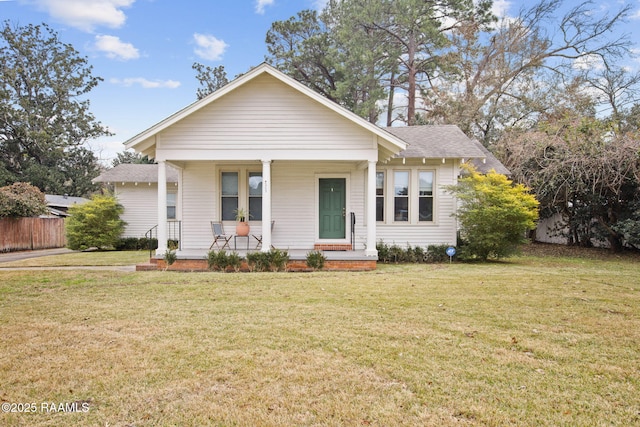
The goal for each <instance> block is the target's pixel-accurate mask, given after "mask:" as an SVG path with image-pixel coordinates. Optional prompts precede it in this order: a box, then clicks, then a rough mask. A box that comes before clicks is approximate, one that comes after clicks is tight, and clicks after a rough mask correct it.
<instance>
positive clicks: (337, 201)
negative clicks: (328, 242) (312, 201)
mask: <svg viewBox="0 0 640 427" xmlns="http://www.w3.org/2000/svg"><path fill="white" fill-rule="evenodd" d="M319 186H320V191H319V193H320V203H319V205H320V212H319V214H320V215H319V216H320V236H319V237H320V238H321V239H344V238H345V218H346V212H345V208H346V180H345V179H344V178H321V179H320V184H319Z"/></svg>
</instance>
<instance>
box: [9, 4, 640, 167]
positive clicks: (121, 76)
mask: <svg viewBox="0 0 640 427" xmlns="http://www.w3.org/2000/svg"><path fill="white" fill-rule="evenodd" d="M526 1H527V0H513V1H506V0H496V1H495V2H494V3H495V4H494V9H495V12H496V13H497V14H499V15H502V16H504V15H512V14H515V13H516V11H517V10H518V9H519V8H520V6H521V5H522V4H526ZM627 1H628V2H632V4H633V5H634V6H635V7H636V9H637V11H636V12H635V17H634V19H632V20H631V22H630V26H629V27H628V28H629V31H630V32H631V29H632V27H631V25H637V24H639V23H640V0H627ZM324 3H326V0H200V1H191V0H182V1H178V0H0V18H1V20H2V21H4V20H7V19H8V20H9V21H11V22H12V23H13V24H18V25H27V24H40V23H42V22H46V23H47V24H49V25H50V26H51V27H52V28H53V29H54V30H55V31H57V32H58V33H59V36H60V38H61V39H62V41H63V42H65V43H71V44H72V45H73V46H74V47H75V49H76V50H78V51H79V52H80V54H81V55H82V56H86V57H87V58H88V60H89V63H90V65H92V66H93V74H94V76H99V77H102V78H103V79H104V81H103V82H102V83H101V84H100V85H99V86H98V87H97V88H96V89H94V90H93V91H91V92H90V94H89V98H90V101H91V111H92V112H93V114H94V115H95V116H96V118H97V119H98V120H99V121H100V122H102V123H103V125H106V126H107V127H108V128H109V129H110V130H111V131H112V132H113V133H115V136H113V137H109V138H102V139H100V140H97V141H90V142H89V145H90V147H91V149H93V150H94V151H95V152H96V154H97V155H98V156H99V157H100V158H101V159H103V160H105V161H110V159H112V158H113V157H115V153H117V152H121V151H122V150H123V146H122V143H123V142H124V141H126V140H127V139H129V138H131V137H132V136H134V135H136V134H137V133H139V132H141V131H143V130H145V129H146V128H148V127H150V126H151V125H153V124H155V123H157V122H158V121H160V120H162V119H164V118H165V117H167V116H169V115H170V114H173V113H174V112H176V111H178V110H180V109H182V108H183V107H185V106H187V105H189V104H190V103H192V102H193V101H195V99H196V90H197V88H198V83H197V81H196V79H195V72H194V71H193V70H192V69H191V65H192V64H193V63H194V62H200V63H202V64H205V65H209V66H212V67H216V66H218V65H224V66H225V69H226V71H227V75H228V76H229V78H233V77H234V76H236V75H238V74H240V73H243V72H245V71H247V70H248V69H249V68H251V67H252V66H256V65H259V64H260V63H262V62H263V61H264V57H265V55H266V53H267V52H266V45H265V42H264V40H265V35H266V33H267V31H268V30H269V28H270V26H271V23H272V22H274V21H277V20H284V19H288V18H289V17H291V16H293V15H295V14H296V13H297V12H299V11H300V10H303V9H318V10H319V9H321V8H322V6H323V5H324ZM568 3H569V4H571V3H572V1H571V0H569V1H568ZM598 4H599V6H600V7H602V8H611V10H615V9H617V8H619V7H620V5H621V4H624V2H622V1H620V0H609V1H608V2H607V1H603V2H599V3H598ZM636 37H637V36H636ZM639 47H640V46H639ZM637 65H640V64H637Z"/></svg>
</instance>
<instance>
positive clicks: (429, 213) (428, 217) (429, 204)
mask: <svg viewBox="0 0 640 427" xmlns="http://www.w3.org/2000/svg"><path fill="white" fill-rule="evenodd" d="M420 221H433V197H420Z"/></svg>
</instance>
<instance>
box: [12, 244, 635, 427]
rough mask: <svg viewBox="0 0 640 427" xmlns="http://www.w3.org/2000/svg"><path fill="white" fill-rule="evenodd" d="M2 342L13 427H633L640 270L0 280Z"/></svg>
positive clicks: (602, 264)
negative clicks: (308, 426) (596, 426)
mask: <svg viewBox="0 0 640 427" xmlns="http://www.w3.org/2000/svg"><path fill="white" fill-rule="evenodd" d="M0 333H1V335H2V341H1V344H0V401H1V402H2V404H3V406H2V408H3V410H5V409H9V410H23V411H24V410H26V409H28V410H31V413H15V412H13V413H12V412H9V413H6V412H5V413H0V425H3V426H61V425H65V426H73V425H77V426H87V425H94V426H110V427H114V426H122V427H124V426H203V425H214V426H215V425H219V426H288V425H292V426H293V425H295V426H298V425H318V426H320V425H322V426H325V425H326V426H342V425H349V426H352V425H353V426H362V425H365V426H368V425H373V426H395V425H406V426H416V425H433V426H442V425H444V426H449V425H451V426H460V425H471V426H474V425H477V426H505V425H513V426H540V425H542V426H558V425H570V426H591V425H612V426H630V425H639V424H640V262H639V261H638V259H637V258H620V259H618V258H615V257H595V258H594V257H576V256H571V257H566V256H564V255H563V254H556V253H554V254H552V256H548V255H545V254H544V253H542V254H539V255H529V256H526V257H521V258H516V259H513V260H511V261H510V262H505V263H492V264H480V265H472V264H455V263H454V264H451V265H450V264H442V265H422V266H395V265H386V266H380V267H379V269H378V270H377V271H375V272H364V273H344V272H340V273H323V272H320V273H301V274H293V273H244V274H223V273H172V272H140V273H127V272H117V271H82V272H81V273H77V272H73V271H68V270H60V271H2V270H0ZM12 403H13V404H15V405H11V404H12ZM7 404H8V406H7ZM20 404H22V405H20ZM25 404H26V405H25ZM32 404H34V405H32ZM60 404H62V405H60ZM65 404H67V407H66V408H65V406H64V405H65ZM52 405H55V406H54V408H55V409H57V410H58V411H57V412H54V411H52V410H51V408H52ZM61 406H62V409H68V408H73V407H74V406H75V407H76V408H78V409H80V411H79V412H74V413H66V412H63V411H60V410H59V409H60V408H61Z"/></svg>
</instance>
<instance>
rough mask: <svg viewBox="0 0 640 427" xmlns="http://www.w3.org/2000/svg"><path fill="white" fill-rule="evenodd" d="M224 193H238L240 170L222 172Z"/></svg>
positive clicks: (234, 194)
mask: <svg viewBox="0 0 640 427" xmlns="http://www.w3.org/2000/svg"><path fill="white" fill-rule="evenodd" d="M222 195H223V196H237V195H238V172H222Z"/></svg>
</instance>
